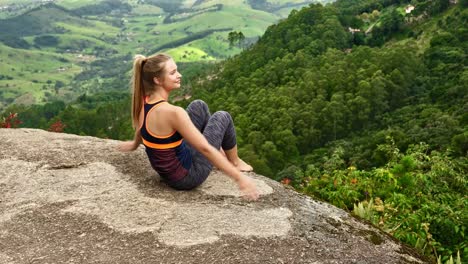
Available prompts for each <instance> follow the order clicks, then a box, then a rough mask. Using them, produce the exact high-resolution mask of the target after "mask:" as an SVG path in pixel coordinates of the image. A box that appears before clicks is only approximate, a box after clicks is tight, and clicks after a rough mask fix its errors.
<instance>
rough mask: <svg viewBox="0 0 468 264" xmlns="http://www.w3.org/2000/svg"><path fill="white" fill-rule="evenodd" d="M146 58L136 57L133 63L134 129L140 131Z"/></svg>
mask: <svg viewBox="0 0 468 264" xmlns="http://www.w3.org/2000/svg"><path fill="white" fill-rule="evenodd" d="M146 60H147V59H146V57H145V56H143V55H136V56H135V59H134V61H133V77H132V91H133V95H132V121H133V122H132V124H133V128H134V129H138V124H139V121H140V120H139V119H140V111H141V108H142V107H143V97H144V96H145V91H144V87H143V81H142V70H143V66H144V63H145V62H146Z"/></svg>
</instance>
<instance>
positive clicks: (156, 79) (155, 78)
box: [153, 77, 160, 85]
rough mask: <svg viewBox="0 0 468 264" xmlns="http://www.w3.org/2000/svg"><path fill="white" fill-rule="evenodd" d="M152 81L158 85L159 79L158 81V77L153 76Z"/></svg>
mask: <svg viewBox="0 0 468 264" xmlns="http://www.w3.org/2000/svg"><path fill="white" fill-rule="evenodd" d="M153 82H154V83H155V84H156V85H160V81H159V78H158V77H153Z"/></svg>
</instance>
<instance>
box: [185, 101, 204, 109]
mask: <svg viewBox="0 0 468 264" xmlns="http://www.w3.org/2000/svg"><path fill="white" fill-rule="evenodd" d="M188 107H195V108H207V109H208V105H207V104H206V103H205V102H204V101H203V100H200V99H197V100H194V101H192V102H191V103H190V104H189V105H188Z"/></svg>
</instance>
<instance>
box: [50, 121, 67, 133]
mask: <svg viewBox="0 0 468 264" xmlns="http://www.w3.org/2000/svg"><path fill="white" fill-rule="evenodd" d="M65 127H66V125H65V124H64V123H62V121H60V119H59V120H57V121H55V123H53V124H52V125H50V127H49V129H48V131H50V132H57V133H62V132H63V129H64V128H65Z"/></svg>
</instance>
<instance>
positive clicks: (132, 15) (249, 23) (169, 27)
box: [0, 0, 314, 109]
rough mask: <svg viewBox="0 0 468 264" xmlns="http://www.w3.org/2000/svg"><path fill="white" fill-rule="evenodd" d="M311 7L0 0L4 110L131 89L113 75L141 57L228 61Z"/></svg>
mask: <svg viewBox="0 0 468 264" xmlns="http://www.w3.org/2000/svg"><path fill="white" fill-rule="evenodd" d="M311 2H314V1H312V0H308V1H305V0H303V1H298V0H282V1H258V0H251V1H241V0H237V1H218V0H216V1H188V0H184V1H172V0H171V1H151V0H145V1H143V0H138V1H111V0H103V1H71V0H56V1H53V0H50V1H32V0H31V1H26V0H24V1H0V18H2V19H1V20H0V25H1V27H2V30H1V31H0V62H1V65H0V69H1V74H0V77H1V78H0V93H1V94H0V95H1V96H0V109H4V108H5V107H6V106H8V105H10V104H12V103H18V104H42V103H44V102H48V101H51V100H56V99H60V100H65V101H70V100H73V99H75V98H76V97H77V96H79V95H80V94H83V93H88V94H92V93H95V92H100V91H104V90H106V91H109V90H122V91H123V90H126V89H127V81H125V80H120V81H116V80H115V78H114V77H115V76H121V75H122V74H124V75H125V74H126V72H128V70H129V67H130V65H131V63H129V61H130V60H131V58H132V56H133V55H134V54H138V53H140V54H146V55H148V54H152V53H155V52H160V51H164V52H167V53H169V54H171V55H172V56H173V57H175V59H176V60H177V61H178V62H195V61H215V60H220V59H225V58H228V57H230V56H233V55H235V54H237V53H239V52H240V51H241V50H242V48H245V47H247V46H248V45H250V44H251V43H253V42H255V41H256V39H258V37H260V36H261V35H262V34H263V32H264V30H265V29H266V28H267V27H268V26H269V25H271V24H273V23H275V22H277V21H278V20H280V19H281V18H284V17H286V16H287V15H288V14H289V12H290V11H291V10H292V9H294V8H301V7H302V6H306V5H308V4H310V3H311ZM231 31H236V32H242V33H243V34H244V36H245V40H244V41H243V43H241V44H242V45H230V43H229V41H228V39H227V37H228V33H229V32H231ZM29 58H30V59H31V60H29ZM32 58H34V60H32Z"/></svg>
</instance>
